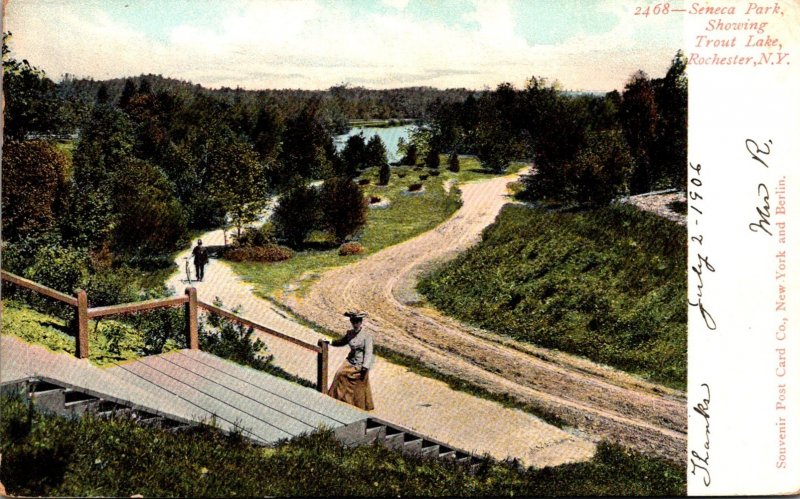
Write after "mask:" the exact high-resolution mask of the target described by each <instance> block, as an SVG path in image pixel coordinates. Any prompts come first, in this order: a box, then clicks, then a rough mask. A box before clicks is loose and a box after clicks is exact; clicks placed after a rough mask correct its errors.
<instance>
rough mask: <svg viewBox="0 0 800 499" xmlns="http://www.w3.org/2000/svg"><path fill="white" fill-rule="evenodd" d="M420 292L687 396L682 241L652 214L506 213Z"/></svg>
mask: <svg viewBox="0 0 800 499" xmlns="http://www.w3.org/2000/svg"><path fill="white" fill-rule="evenodd" d="M419 289H420V291H421V292H422V293H423V294H424V295H425V296H426V297H427V298H428V299H429V300H430V301H431V302H432V303H433V304H434V305H435V306H437V307H439V308H440V309H442V310H443V311H445V312H446V313H448V314H450V315H453V316H455V317H458V318H459V319H462V320H465V321H467V322H470V323H472V324H475V325H478V326H481V327H484V328H486V329H489V330H492V331H495V332H498V333H500V334H504V335H508V336H511V337H513V338H516V339H519V340H522V341H527V342H531V343H535V344H537V345H541V346H544V347H547V348H555V349H559V350H562V351H565V352H570V353H574V354H578V355H581V356H585V357H587V358H589V359H592V360H595V361H598V362H601V363H605V364H609V365H612V366H615V367H618V368H620V369H623V370H626V371H630V372H633V373H636V374H639V375H642V376H644V377H646V378H649V379H651V380H653V381H656V382H660V383H663V384H665V385H668V386H671V387H677V388H684V387H685V384H686V305H685V304H686V233H685V228H683V227H681V226H680V225H677V224H675V223H673V222H670V221H668V220H664V219H661V218H659V217H657V216H655V215H652V214H649V213H644V212H641V211H638V210H637V209H635V208H633V207H628V206H613V207H608V208H604V209H599V210H592V211H580V212H561V213H556V212H548V211H544V210H536V209H531V208H528V207H525V206H520V205H509V206H506V207H505V208H504V209H503V210H502V212H501V213H500V215H499V216H498V218H497V221H496V222H495V223H494V224H493V225H492V226H490V227H489V228H487V229H486V230H485V231H484V234H483V240H482V241H481V243H480V244H478V245H477V246H476V247H474V248H472V249H470V250H469V251H467V252H466V253H465V254H463V255H461V256H460V257H459V258H457V259H456V260H454V261H452V262H451V263H449V264H447V265H445V266H444V267H442V268H440V269H438V270H435V271H434V272H432V273H431V274H430V275H428V276H426V277H425V278H424V279H423V280H422V282H421V283H420V285H419Z"/></svg>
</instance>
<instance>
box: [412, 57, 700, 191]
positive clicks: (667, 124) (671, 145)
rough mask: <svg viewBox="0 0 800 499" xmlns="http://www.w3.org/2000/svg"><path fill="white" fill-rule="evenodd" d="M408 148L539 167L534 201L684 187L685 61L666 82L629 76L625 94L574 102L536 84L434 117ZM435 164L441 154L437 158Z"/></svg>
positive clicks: (575, 97) (435, 112) (448, 107)
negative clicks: (528, 162)
mask: <svg viewBox="0 0 800 499" xmlns="http://www.w3.org/2000/svg"><path fill="white" fill-rule="evenodd" d="M430 114H431V115H432V120H431V121H430V122H429V123H428V124H427V125H426V126H425V127H423V128H421V129H420V130H419V131H418V132H417V134H415V136H414V137H412V140H411V141H410V142H411V143H410V145H408V146H407V150H408V149H411V147H414V150H413V151H411V153H412V154H413V155H416V154H420V153H422V152H423V151H421V150H420V148H421V147H424V148H426V149H425V151H427V153H428V154H430V151H434V152H437V153H438V152H443V153H449V154H450V155H451V156H452V155H454V154H473V155H476V156H478V158H479V159H480V161H481V163H482V165H483V166H484V167H485V168H488V169H491V170H494V171H502V170H504V169H505V168H506V167H507V166H508V164H509V163H510V162H511V161H514V160H529V161H533V163H534V168H535V171H536V174H535V175H531V176H529V177H527V180H526V182H527V187H528V190H527V194H528V195H529V196H532V197H533V198H535V199H549V200H553V201H557V202H567V203H572V202H577V203H583V204H590V205H598V204H605V203H608V202H609V201H610V200H611V199H613V198H614V197H616V196H619V195H624V194H629V193H630V194H635V193H641V192H647V191H650V190H653V189H658V188H666V187H678V188H683V187H684V185H685V182H686V143H687V139H686V125H687V79H686V58H685V57H684V55H683V53H682V52H680V51H679V52H678V53H677V54H676V55H675V57H674V58H673V60H672V64H671V66H670V68H669V70H668V71H667V74H666V75H665V76H664V77H663V78H655V79H653V78H649V77H648V76H647V75H646V74H645V73H644V72H642V71H638V72H636V73H635V74H633V75H632V76H631V77H630V79H629V80H628V82H627V84H626V85H625V89H624V91H623V92H622V93H621V94H620V93H619V92H617V91H613V92H609V93H607V94H605V95H594V94H576V93H568V92H564V91H561V90H560V89H559V86H558V84H557V83H549V82H548V81H546V80H545V79H542V78H535V77H534V78H531V79H530V80H529V81H528V83H527V85H526V86H525V88H523V89H516V88H514V87H513V86H512V85H511V84H508V83H504V84H501V85H499V86H498V87H497V89H496V90H494V91H493V92H489V93H486V94H483V95H478V96H472V95H471V96H468V97H467V98H466V99H465V100H463V101H461V102H454V103H446V104H445V103H441V104H439V105H438V106H435V107H433V108H432V109H431V113H430ZM437 157H438V155H437Z"/></svg>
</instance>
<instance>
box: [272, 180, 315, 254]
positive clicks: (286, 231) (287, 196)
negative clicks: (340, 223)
mask: <svg viewBox="0 0 800 499" xmlns="http://www.w3.org/2000/svg"><path fill="white" fill-rule="evenodd" d="M319 221H320V212H319V204H318V200H317V191H316V189H314V188H313V187H308V186H307V185H305V184H304V183H303V182H302V181H297V182H296V183H295V185H293V186H292V187H290V188H289V189H288V190H287V191H286V192H284V193H283V194H282V195H281V197H280V198H279V199H278V204H277V206H276V207H275V210H274V211H273V212H272V224H273V225H274V226H275V233H276V235H277V236H278V237H279V238H280V239H282V240H284V241H286V243H287V244H288V245H289V246H291V247H293V248H298V247H300V246H301V245H302V244H303V241H305V239H306V237H307V236H308V234H309V233H311V231H312V230H314V228H316V227H317V226H318V224H319Z"/></svg>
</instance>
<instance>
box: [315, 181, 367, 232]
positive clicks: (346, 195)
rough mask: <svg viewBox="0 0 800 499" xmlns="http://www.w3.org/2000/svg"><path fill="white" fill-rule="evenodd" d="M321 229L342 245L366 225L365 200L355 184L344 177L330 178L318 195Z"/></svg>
mask: <svg viewBox="0 0 800 499" xmlns="http://www.w3.org/2000/svg"><path fill="white" fill-rule="evenodd" d="M319 207H320V212H321V215H322V227H323V228H325V229H326V230H328V231H330V233H331V234H333V235H334V237H335V238H336V241H337V242H339V243H342V242H344V241H345V239H346V238H347V237H349V236H352V235H354V234H355V233H356V232H358V231H359V230H360V229H361V228H362V227H363V226H364V225H365V224H366V223H367V200H366V199H365V198H364V193H363V192H362V191H361V187H359V186H358V185H357V184H356V183H355V182H353V181H352V180H350V179H349V178H346V177H334V178H330V179H328V180H326V181H325V183H323V184H322V188H321V189H320V193H319Z"/></svg>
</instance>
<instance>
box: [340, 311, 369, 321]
mask: <svg viewBox="0 0 800 499" xmlns="http://www.w3.org/2000/svg"><path fill="white" fill-rule="evenodd" d="M344 315H345V317H350V318H351V319H363V318H364V317H367V316H368V315H369V314H367V313H366V312H363V311H361V310H348V311H347V312H345V313H344Z"/></svg>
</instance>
